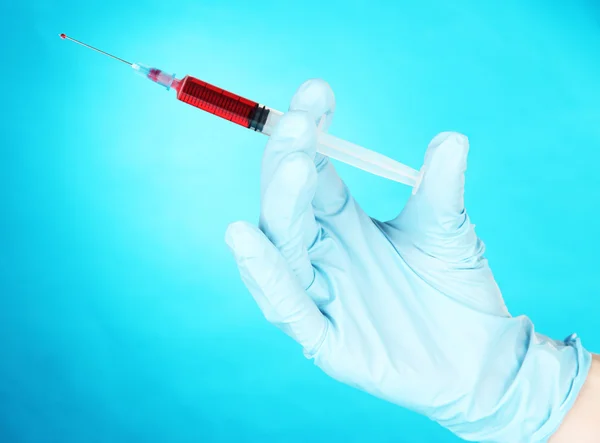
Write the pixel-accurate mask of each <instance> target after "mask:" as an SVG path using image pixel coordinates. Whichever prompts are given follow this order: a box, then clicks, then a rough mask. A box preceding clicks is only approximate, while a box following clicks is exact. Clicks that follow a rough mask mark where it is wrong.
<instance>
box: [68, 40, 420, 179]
mask: <svg viewBox="0 0 600 443" xmlns="http://www.w3.org/2000/svg"><path fill="white" fill-rule="evenodd" d="M60 38H62V39H63V40H64V39H67V40H71V41H72V42H75V43H77V44H79V45H82V46H85V47H87V48H90V49H92V50H94V51H97V52H99V53H101V54H104V55H107V56H109V57H111V58H113V59H115V60H118V61H120V62H122V63H125V64H127V65H129V66H130V67H132V68H133V69H134V70H135V71H137V72H138V73H139V74H142V75H143V76H145V77H146V78H148V79H150V80H152V81H153V82H154V83H157V84H159V85H161V86H164V87H165V88H167V90H169V89H171V88H173V89H174V90H175V91H176V92H177V99H179V100H181V101H182V102H185V103H188V104H190V105H192V106H195V107H197V108H200V109H202V110H204V111H207V112H210V113H211V114H214V115H216V116H219V117H221V118H224V119H225V120H229V121H231V122H233V123H237V124H238V125H241V126H244V127H245V128H248V129H252V130H254V131H256V132H260V133H262V134H265V135H267V136H270V135H271V134H272V133H273V129H274V128H275V126H276V125H277V123H278V122H279V119H280V118H281V116H282V115H283V113H282V112H280V111H277V110H275V109H273V108H269V107H267V106H265V105H262V104H259V103H257V102H255V101H252V100H248V99H246V98H243V97H241V96H239V95H237V94H233V93H231V92H229V91H225V90H224V89H221V88H218V87H216V86H213V85H211V84H209V83H206V82H204V81H202V80H199V79H197V78H195V77H192V76H189V75H186V76H185V77H183V78H182V79H176V78H175V75H169V74H167V73H165V72H164V71H162V70H160V69H157V68H151V67H149V66H146V65H143V64H141V63H130V62H128V61H126V60H123V59H122V58H119V57H115V56H114V55H112V54H109V53H107V52H104V51H101V50H100V49H97V48H94V47H93V46H90V45H87V44H85V43H83V42H80V41H79V40H75V39H74V38H71V37H69V36H67V35H66V34H60ZM317 152H319V153H321V154H323V155H325V156H327V157H331V158H333V159H336V160H339V161H341V162H344V163H347V164H349V165H351V166H354V167H356V168H359V169H362V170H364V171H367V172H370V173H372V174H375V175H378V176H380V177H384V178H387V179H390V180H394V181H396V182H399V183H404V184H406V185H408V186H412V187H414V186H416V185H417V184H418V183H419V182H420V173H419V172H418V171H416V170H414V169H413V168H410V167H408V166H406V165H403V164H402V163H399V162H397V161H395V160H392V159H391V158H389V157H386V156H384V155H382V154H379V153H377V152H374V151H371V150H369V149H366V148H363V147H361V146H358V145H355V144H354V143H350V142H347V141H345V140H342V139H340V138H337V137H334V136H332V135H330V134H328V133H326V132H323V131H319V132H318V137H317Z"/></svg>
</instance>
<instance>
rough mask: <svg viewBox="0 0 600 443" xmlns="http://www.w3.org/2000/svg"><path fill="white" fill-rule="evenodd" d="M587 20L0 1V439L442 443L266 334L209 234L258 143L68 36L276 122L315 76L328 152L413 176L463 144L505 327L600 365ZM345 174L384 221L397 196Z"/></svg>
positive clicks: (230, 215)
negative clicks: (587, 355)
mask: <svg viewBox="0 0 600 443" xmlns="http://www.w3.org/2000/svg"><path fill="white" fill-rule="evenodd" d="M448 3H453V4H454V5H453V6H449V5H448ZM492 4H493V6H492ZM597 5H598V3H597V2H596V1H595V0H588V1H585V0H573V1H570V2H564V1H558V0H553V1H548V0H527V1H522V0H507V1H503V2H482V1H476V0H472V1H466V0H463V1H455V2H446V1H443V0H437V1H434V0H428V1H420V0H419V1H417V0H414V1H396V2H393V1H363V0H356V1H347V0H345V1H322V0H319V1H317V0H304V1H302V2H288V1H284V0H280V1H278V2H275V1H270V0H263V1H261V2H248V1H217V0H213V1H207V0H195V1H194V0H179V1H173V2H169V1H165V0H161V1H145V2H142V1H124V0H122V1H116V0H102V1H99V0H94V1H91V0H86V1H51V0H46V1H45V0H38V1H31V0H30V1H27V0H24V1H16V0H15V1H8V2H6V1H3V2H2V4H1V6H0V21H1V24H2V29H3V31H4V32H3V34H4V36H3V39H2V41H1V42H0V50H1V54H0V55H1V58H0V60H1V63H2V70H1V71H2V74H1V75H2V83H3V90H2V92H1V93H0V102H1V103H2V111H1V115H2V118H1V119H0V125H1V126H0V128H1V131H0V149H1V152H2V160H1V161H0V202H1V204H2V205H1V207H0V353H1V354H0V441H2V442H7V443H34V442H35V443H37V442H44V443H54V442H57V443H71V442H77V443H83V442H119V443H120V442H136V443H137V442H145V443H154V442H157V443H158V442H161V443H162V442H173V443H187V442H229V441H232V442H255V441H256V442H304V441H315V442H406V443H408V442H448V443H449V442H456V441H457V439H456V438H454V437H453V436H452V435H450V434H449V433H448V432H447V431H445V430H443V429H441V428H439V427H438V426H437V425H435V424H434V423H431V422H429V421H428V420H427V419H425V418H422V417H419V416H417V415H415V414H412V413H409V412H407V411H404V410H402V409H400V408H398V407H396V406H393V405H390V404H386V403H384V402H382V401H380V400H377V399H374V398H371V397H369V396H368V395H366V394H364V393H362V392H359V391H356V390H353V389H351V388H349V387H346V386H343V385H341V384H338V383H336V382H334V381H333V380H330V379H328V378H327V377H326V376H325V375H324V374H322V373H321V372H320V371H319V370H318V369H317V368H316V367H315V366H313V365H312V363H311V362H310V361H307V360H305V359H304V357H303V356H302V353H301V352H300V349H299V348H298V346H297V345H295V344H294V343H293V342H292V341H291V340H290V339H288V338H287V337H285V336H284V335H283V334H281V333H280V332H279V331H277V330H276V329H275V328H274V327H272V326H270V325H268V324H267V323H266V321H265V320H264V319H263V318H262V316H261V314H260V312H259V310H258V308H257V307H256V306H255V305H254V302H253V300H252V298H251V297H250V295H249V294H247V292H246V291H245V288H244V287H243V285H242V283H241V282H240V281H239V279H238V274H237V270H236V268H235V265H234V262H233V260H232V259H231V258H230V256H229V252H228V250H227V248H226V247H225V244H224V242H223V234H224V231H225V228H226V226H227V224H228V223H230V222H232V221H235V220H238V219H244V220H250V221H255V220H256V219H257V215H258V183H259V164H260V157H261V152H262V148H263V146H264V143H265V138H264V137H262V136H260V135H257V134H253V133H249V132H247V131H246V130H244V129H242V128H238V127H234V126H232V125H231V124H229V123H227V122H225V121H221V120H219V119H217V118H215V117H212V116H210V115H205V114H203V113H202V112H200V111H198V110H196V109H194V108H192V107H189V106H186V105H184V104H182V103H179V102H177V101H176V100H175V96H174V94H173V93H166V92H165V91H164V90H163V89H161V88H159V87H156V86H154V85H152V84H151V83H150V82H147V81H145V80H143V79H141V78H139V77H137V76H135V75H133V73H132V72H130V71H128V69H127V68H126V67H125V66H124V65H120V64H118V63H116V62H113V61H111V60H109V59H106V58H102V57H101V56H100V55H98V54H95V53H93V52H91V51H87V50H85V49H83V48H80V47H77V46H76V45H74V44H72V43H69V42H64V41H61V40H60V39H59V38H58V36H57V34H58V33H59V32H66V33H69V34H72V35H73V36H74V37H75V38H79V39H82V40H84V41H87V42H89V43H90V44H95V45H98V46H100V47H102V48H104V49H105V50H109V51H114V52H115V53H116V54H118V55H120V56H122V57H125V58H127V59H132V60H133V61H139V62H144V63H148V64H152V65H155V66H158V67H161V68H164V69H166V70H173V71H175V72H176V73H178V74H187V73H189V74H193V75H196V76H198V77H200V78H202V79H204V80H207V81H209V82H212V83H215V84H217V85H219V86H222V87H225V88H228V89H230V90H232V91H235V92H237V93H240V94H242V95H246V96H247V97H249V98H252V99H256V100H258V101H260V102H262V103H265V104H268V105H269V106H272V107H275V108H278V109H282V110H285V109H287V104H288V102H289V99H290V97H291V96H292V94H293V93H294V91H295V89H296V87H297V86H298V85H299V84H300V83H301V82H302V81H304V80H305V79H307V78H310V77H322V78H324V79H326V80H327V81H328V82H330V84H331V85H332V87H333V89H334V91H335V92H336V95H337V99H338V109H337V115H336V118H335V121H334V124H333V126H332V128H331V132H332V133H334V134H336V135H339V136H341V137H344V138H348V139H349V140H352V141H355V142H357V143H361V144H364V145H366V146H368V147H371V148H374V149H377V150H379V151H381V152H382V153H384V154H387V155H389V156H392V157H394V158H396V159H398V160H400V161H403V162H405V163H407V164H409V165H411V166H413V167H416V168H418V167H420V165H421V162H422V158H423V154H424V152H425V147H426V145H427V143H428V141H429V140H430V138H432V137H433V136H434V135H435V134H436V133H437V132H439V131H442V130H457V131H461V132H464V133H465V134H467V135H468V136H469V137H470V140H471V146H472V148H471V155H470V162H469V171H468V176H467V204H468V208H469V210H470V213H471V216H472V219H473V220H474V222H475V223H477V225H478V233H479V234H480V235H481V237H482V238H483V239H484V241H485V242H486V244H487V246H488V253H487V256H488V257H489V259H490V262H491V265H492V267H493V269H494V271H495V275H496V277H497V279H498V282H499V284H500V286H501V288H502V290H503V293H504V296H505V298H506V301H507V304H508V306H509V308H510V310H511V312H512V313H513V314H515V315H517V314H523V313H525V314H528V315H529V316H531V317H532V318H533V320H534V322H535V323H536V326H537V328H538V330H540V331H541V332H543V333H546V334H548V335H551V336H553V337H555V338H558V339H561V338H563V337H564V336H566V335H567V334H569V333H572V332H577V333H579V334H580V335H581V337H582V339H583V343H584V345H585V346H587V347H588V348H589V349H591V350H595V351H600V332H599V328H598V313H599V309H600V298H599V297H598V288H597V286H598V275H599V273H598V262H599V260H598V255H597V251H598V250H599V248H600V237H599V235H598V215H599V213H598V204H599V203H600V201H599V197H598V195H599V191H600V174H599V173H598V164H599V162H600V106H599V103H600V87H599V79H600V61H599V60H600V58H599V52H598V48H600V7H598V6H597ZM339 171H340V174H341V175H342V176H343V178H344V179H345V180H346V182H347V183H348V185H349V187H350V188H351V190H352V192H353V193H354V195H355V196H356V198H357V199H358V201H359V202H360V203H361V204H362V205H363V206H364V207H365V208H366V210H367V211H368V212H369V213H371V214H372V215H374V216H376V217H378V218H384V219H385V218H390V217H392V216H394V214H396V213H397V211H399V210H400V209H401V208H402V206H403V204H404V202H405V200H406V198H407V197H408V195H409V189H408V188H406V187H404V186H402V185H399V184H395V183H391V182H387V181H385V180H383V179H379V178H377V177H373V176H370V175H368V174H365V173H363V172H360V171H356V170H353V169H352V168H349V167H346V166H345V165H339ZM399 339H400V338H399Z"/></svg>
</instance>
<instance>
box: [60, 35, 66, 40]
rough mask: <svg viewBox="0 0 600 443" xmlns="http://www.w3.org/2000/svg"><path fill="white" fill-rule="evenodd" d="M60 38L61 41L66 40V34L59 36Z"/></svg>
mask: <svg viewBox="0 0 600 443" xmlns="http://www.w3.org/2000/svg"><path fill="white" fill-rule="evenodd" d="M59 36H60V38H62V39H63V40H64V39H66V38H67V34H59Z"/></svg>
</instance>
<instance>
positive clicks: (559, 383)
mask: <svg viewBox="0 0 600 443" xmlns="http://www.w3.org/2000/svg"><path fill="white" fill-rule="evenodd" d="M333 109H334V98H333V93H332V91H331V90H330V88H329V86H328V85H327V84H326V83H325V82H323V81H320V80H311V81H308V82H306V83H304V84H303V85H302V86H301V87H300V88H299V90H298V92H297V93H296V95H295V96H294V98H293V100H292V103H291V106H290V111H289V112H288V113H287V114H285V115H284V116H283V117H282V119H281V122H280V124H279V125H278V127H277V128H276V129H275V133H274V134H273V135H272V137H271V138H270V140H269V142H268V144H267V146H266V149H265V153H264V158H263V164H262V177H261V215H260V224H259V228H256V227H254V226H252V225H250V224H248V223H244V222H237V223H233V224H232V225H230V227H229V228H228V230H227V233H226V241H227V243H228V245H229V247H230V248H231V249H232V251H233V253H234V256H235V259H236V261H237V264H238V267H239V270H240V273H241V277H242V279H243V281H244V282H245V284H246V286H247V287H248V289H249V290H250V293H251V294H252V295H253V297H254V298H255V300H256V302H257V303H258V305H259V307H260V308H261V310H262V311H263V313H264V315H265V317H266V318H267V320H268V321H270V322H271V323H273V324H275V325H276V326H278V327H279V328H281V329H282V330H283V331H284V332H285V333H287V334H288V335H290V336H291V337H292V338H293V339H295V340H296V341H297V342H298V343H300V345H302V347H303V348H304V352H305V354H306V356H307V357H309V358H314V361H315V363H316V364H317V365H318V366H319V367H320V368H321V369H322V370H323V371H325V372H326V373H327V374H329V375H330V376H331V377H333V378H335V379H337V380H339V381H341V382H344V383H347V384H349V385H352V386H355V387H357V388H360V389H362V390H365V391H367V392H369V393H371V394H373V395H376V396H378V397H380V398H383V399H385V400H388V401H390V402H393V403H396V404H398V405H401V406H403V407H406V408H409V409H411V410H414V411H417V412H419V413H421V414H424V415H426V416H428V417H429V418H431V419H432V420H435V421H437V422H438V423H440V424H441V425H442V426H445V427H447V428H448V429H450V430H451V431H452V432H454V433H455V434H457V435H458V436H460V437H462V438H464V439H466V440H476V441H483V442H506V443H509V442H510V443H519V442H524V443H525V442H527V443H535V442H541V441H546V439H547V438H548V437H549V436H550V435H551V434H552V433H553V432H554V431H555V430H556V428H557V427H558V426H559V425H560V422H561V421H562V419H563V417H564V416H565V414H566V412H567V411H568V410H569V408H570V407H571V405H572V403H573V401H574V399H575V397H576V395H577V393H578V391H579V389H580V387H581V385H582V384H583V382H584V381H585V378H586V375H587V371H588V369H589V366H590V358H591V357H590V354H589V352H587V351H586V350H584V349H583V348H582V347H581V344H580V342H579V339H577V338H576V337H574V336H572V337H570V338H568V339H566V340H565V341H564V342H562V341H561V342H558V341H553V340H550V339H548V338H546V337H544V336H542V335H539V334H537V333H535V332H534V329H533V325H532V323H531V322H530V320H529V319H527V318H526V317H516V318H513V317H511V316H510V314H509V312H508V311H507V309H506V307H505V305H504V302H503V299H502V295H501V293H500V291H499V289H498V287H497V285H496V283H495V281H494V278H493V276H492V273H491V271H490V268H489V267H488V263H487V260H486V259H485V258H484V257H483V253H484V245H483V243H482V242H481V241H480V240H479V239H478V238H477V236H476V234H475V230H474V225H472V224H471V223H470V221H469V218H468V216H467V213H466V211H465V208H464V199H463V194H464V172H465V169H466V161H467V152H468V149H469V143H468V140H467V138H466V137H465V136H463V135H460V134H457V133H451V132H446V133H442V134H439V135H438V136H437V137H435V138H434V139H433V141H432V142H431V143H430V145H429V147H428V149H427V153H426V156H425V162H424V166H423V168H424V169H423V170H424V176H423V181H422V183H421V185H420V187H419V189H418V191H417V192H416V193H415V194H414V195H413V196H412V197H411V198H410V199H409V201H408V203H407V204H406V206H405V208H404V210H403V211H402V212H401V213H400V215H399V216H398V217H397V218H395V219H394V220H391V221H389V222H386V223H384V222H380V221H378V220H374V219H372V218H370V217H369V216H368V215H367V214H365V213H364V212H363V211H362V210H361V208H360V207H359V205H358V203H357V202H356V201H355V200H353V198H352V196H351V195H350V194H349V192H348V189H347V188H346V186H345V185H344V183H343V182H342V181H341V180H340V178H339V177H338V175H337V174H336V172H335V170H334V168H333V165H332V164H331V163H330V162H329V161H328V159H327V158H324V157H322V156H321V155H316V154H315V148H316V133H317V125H319V126H320V129H321V130H326V129H327V126H328V125H329V123H330V122H331V118H332V115H333Z"/></svg>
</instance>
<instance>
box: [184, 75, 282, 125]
mask: <svg viewBox="0 0 600 443" xmlns="http://www.w3.org/2000/svg"><path fill="white" fill-rule="evenodd" d="M174 86H175V85H174ZM176 89H177V98H178V99H179V100H181V101H182V102H185V103H187V104H190V105H192V106H195V107H197V108H200V109H202V110H204V111H207V112H210V113H211V114H214V115H216V116H218V117H221V118H224V119H225V120H229V121H231V122H233V123H237V124H238V125H240V126H244V127H245V128H249V129H253V130H255V131H257V132H264V131H265V130H268V129H269V127H270V125H269V114H270V113H271V112H274V111H273V110H272V109H270V108H268V107H267V106H264V105H261V104H259V103H256V102H254V101H252V100H248V99H246V98H244V97H241V96H239V95H237V94H234V93H232V92H229V91H225V90H224V89H221V88H219V87H217V86H214V85H211V84H210V83H206V82H204V81H202V80H199V79H197V78H195V77H191V76H189V75H188V76H186V77H184V78H183V79H182V80H180V81H179V84H178V85H177V86H176Z"/></svg>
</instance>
